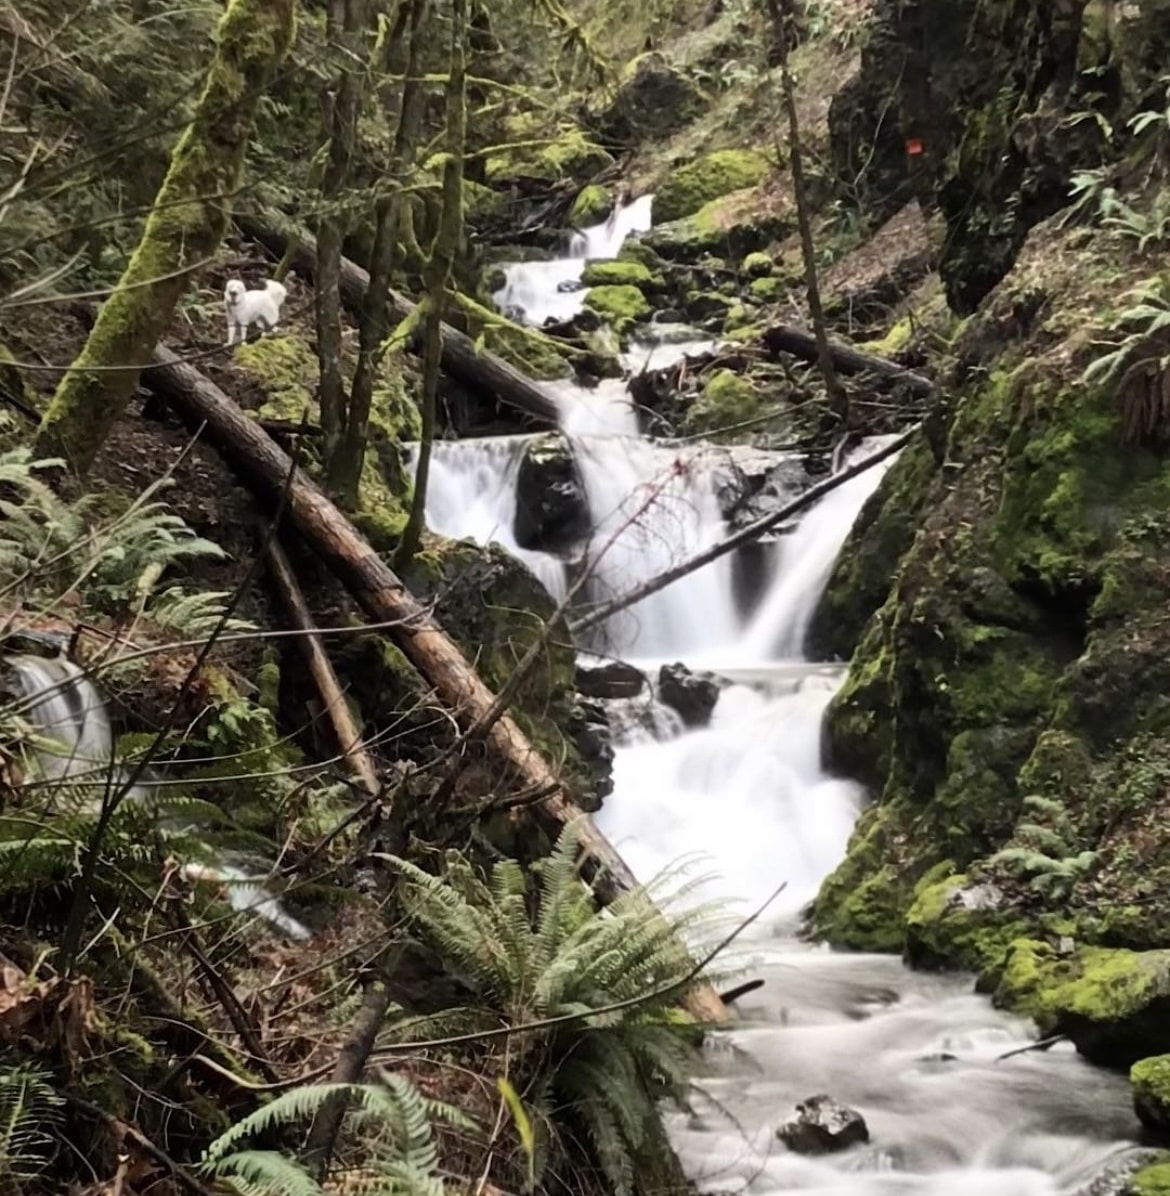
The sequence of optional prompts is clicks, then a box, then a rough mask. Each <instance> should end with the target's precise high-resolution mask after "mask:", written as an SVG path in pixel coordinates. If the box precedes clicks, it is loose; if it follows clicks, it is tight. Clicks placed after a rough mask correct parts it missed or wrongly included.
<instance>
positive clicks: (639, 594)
mask: <svg viewBox="0 0 1170 1196" xmlns="http://www.w3.org/2000/svg"><path fill="white" fill-rule="evenodd" d="M920 426H921V425H920V424H915V425H914V426H913V427H912V428H910V429H909V430H907V431H905V432H903V433H902V434H901V435H900V436H898V437H896V438H895V439H893V440H891V441H890V443H889V444H887V445H885V446H884V447H883V448H880V449H878V450H877V452H875V453H870V455H869V456H868V457H866V458H865V460H864V461H858V463H857V464H856V465H850V466H849V468H848V469H843V470H841V472H840V473H837V474H834V475H833V476H832V477H830V478H827V479H826V480H825V481H823V482H818V483H817V484H816V485H815V486H811V487H810V488H809V489H808V490H806V491H805V492H804V493H803V494H802V495H801V496H800V497H799V498H795V499H793V500H792V502H790V503H789V504H788V505H787V506H785V507H781V509H780V510H779V511H773V512H772V513H771V514H770V515H765V516H764V517H763V518H762V519H757V520H756V521H755V523H749V524H748V525H747V526H746V527H743V528H740V530H739V531H737V532H735V533H734V535H730V536H728V537H727V539H726V540H720V541H719V543H718V544H714V545H712V546H711V547H710V548H708V549H706V550H705V551H703V552H699V553H696V554H695V555H694V556H693V557H691V558H690V559H689V560H686V561H683V563H682V564H681V565H676V566H675V567H674V568H673V569H667V570H666V571H665V572H664V573H659V574H658V576H657V577H652V578H650V580H649V581H647V582H644V583H643V584H642V585H640V586H635V587H634V589H632V590H628V591H627V592H626V593H625V594H619V595H618V597H616V598H612V599H610V600H609V601H608V602H603V603H602V604H601V605H600V606H596V607H594V608H593V609H592V610H591V611H590V612H589V613H588V614H587V615H584V616H582V617H581V618H580V619H574V620H573V621H572V622H571V623H570V624H569V630H570V631H571V632H572V633H573V635H574V636H578V635H580V634H581V632H583V631H588V630H589V628H590V627H596V626H597V625H598V624H599V623H604V622H605V620H606V619H608V618H609V617H610V615H614V614H617V612H618V611H621V610H625V609H626V607H629V606H633V605H634V603H636V602H641V601H642V599H643V598H648V597H649V596H650V595H651V594H657V593H658V591H659V590H664V589H666V587H667V586H669V585H672V584H673V583H674V582H676V581H678V580H680V579H681V578H683V577H686V576H687V575H688V574H690V573H694V572H695V570H696V569H701V568H703V566H704V565H709V564H710V563H711V562H712V561H717V560H718V559H719V558H720V557H722V556H726V555H727V554H728V553H729V552H734V551H735V549H737V548H741V547H743V545H745V544H751V543H753V542H754V541H756V540H758V539H759V538H760V537H761V536H763V535H764V534H765V533H766V532H769V531H771V529H772V528H774V527H776V526H777V525H779V524H781V523H783V522H784V521H785V520H786V519H791V518H792V516H793V515H796V514H799V513H800V512H801V511H803V510H804V509H805V508H806V507H811V506H812V504H813V503H815V502H817V501H818V500H819V499H821V498H823V497H824V496H825V495H826V494H828V493H829V492H830V491H832V490H836V489H837V487H838V486H842V485H844V484H845V483H846V482H850V481H852V480H853V479H854V478H856V477H860V476H861V474H863V473H865V472H866V470H869V469H872V468H873V467H874V466H875V465H877V464H878V463H879V462H881V461H884V460H886V458H887V457H892V456H893V455H894V454H895V453H896V452H898V451H899V450H900V449H902V448H903V447H904V446H905V445H906V443H907V442H908V441H909V440H910V438H911V437H912V436H914V435H915V433H917V431H918V429H919V427H920Z"/></svg>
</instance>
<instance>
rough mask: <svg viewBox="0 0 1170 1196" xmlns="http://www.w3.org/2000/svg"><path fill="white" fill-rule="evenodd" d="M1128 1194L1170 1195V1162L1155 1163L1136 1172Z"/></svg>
mask: <svg viewBox="0 0 1170 1196" xmlns="http://www.w3.org/2000/svg"><path fill="white" fill-rule="evenodd" d="M1126 1196H1170V1163H1154V1164H1152V1165H1151V1166H1149V1167H1143V1168H1142V1169H1141V1170H1140V1171H1137V1172H1135V1173H1134V1175H1133V1178H1132V1179H1130V1181H1129V1187H1128V1188H1126Z"/></svg>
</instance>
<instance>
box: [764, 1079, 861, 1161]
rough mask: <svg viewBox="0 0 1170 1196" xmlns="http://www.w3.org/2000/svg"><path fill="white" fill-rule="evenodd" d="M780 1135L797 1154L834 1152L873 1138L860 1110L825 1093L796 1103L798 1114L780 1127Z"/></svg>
mask: <svg viewBox="0 0 1170 1196" xmlns="http://www.w3.org/2000/svg"><path fill="white" fill-rule="evenodd" d="M776 1137H777V1138H779V1139H780V1141H781V1142H783V1143H784V1145H785V1146H787V1147H788V1149H789V1150H791V1151H795V1152H796V1153H797V1154H833V1153H834V1152H836V1151H839V1150H848V1149H849V1147H851V1146H859V1145H861V1144H863V1143H865V1142H868V1141H869V1127H868V1126H867V1125H866V1124H865V1118H864V1117H862V1116H861V1114H860V1113H858V1112H857V1110H856V1109H850V1108H849V1107H848V1106H847V1105H842V1104H838V1103H837V1101H835V1100H833V1098H832V1097H831V1096H826V1095H824V1094H823V1093H822V1094H821V1095H819V1096H810V1097H809V1098H808V1099H807V1100H805V1101H802V1102H801V1103H800V1104H799V1105H797V1106H796V1116H795V1117H793V1118H790V1119H789V1120H788V1121H786V1122H785V1123H784V1124H783V1125H782V1126H780V1127H779V1128H778V1129H777V1130H776Z"/></svg>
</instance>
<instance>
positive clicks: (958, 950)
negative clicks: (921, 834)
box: [905, 861, 1028, 972]
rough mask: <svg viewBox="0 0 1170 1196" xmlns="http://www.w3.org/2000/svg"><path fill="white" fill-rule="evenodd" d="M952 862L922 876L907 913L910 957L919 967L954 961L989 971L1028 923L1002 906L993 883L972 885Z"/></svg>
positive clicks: (1022, 932) (938, 866) (973, 969)
mask: <svg viewBox="0 0 1170 1196" xmlns="http://www.w3.org/2000/svg"><path fill="white" fill-rule="evenodd" d="M953 867H954V866H953V865H952V864H951V863H950V862H949V861H948V862H945V863H942V864H939V865H936V866H935V867H934V868H932V869H930V871H929V872H927V873H926V875H925V876H924V877H923V878H922V880H921V881H919V883H918V885H917V887H916V889H915V892H914V903H913V904H912V905H911V906H910V909H909V910H908V911H907V913H906V920H905V925H906V957H907V961H908V962H909V963H911V964H912V965H914V966H916V967H939V966H954V967H960V968H967V969H969V970H971V971H977V972H986V971H988V970H990V969H996V968H998V967H999V965H1000V964H1001V963H1002V961H1003V958H1004V955H1005V953H1006V952H1007V949H1008V946H1009V945H1010V944H1011V943H1012V941H1013V940H1015V939H1017V938H1019V937H1020V936H1021V935H1022V934H1024V933H1026V931H1027V929H1028V924H1027V922H1026V921H1025V920H1024V919H1023V918H1021V917H1020V916H1019V914H1018V913H1017V912H1016V911H1015V910H1013V909H1011V908H1010V907H1009V908H1001V902H1002V894H1000V893H999V892H998V891H997V890H996V889H995V888H994V886H991V885H978V884H972V882H971V880H970V878H968V877H967V876H964V875H962V874H959V875H953V876H952V875H947V874H948V873H949V872H951V871H952V870H953Z"/></svg>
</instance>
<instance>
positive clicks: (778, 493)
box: [715, 445, 812, 534]
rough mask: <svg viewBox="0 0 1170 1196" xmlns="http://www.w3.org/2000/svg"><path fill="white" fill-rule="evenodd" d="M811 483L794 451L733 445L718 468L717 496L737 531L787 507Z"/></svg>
mask: <svg viewBox="0 0 1170 1196" xmlns="http://www.w3.org/2000/svg"><path fill="white" fill-rule="evenodd" d="M811 483H812V479H811V478H810V477H809V476H808V474H807V472H806V471H805V468H804V462H803V459H802V458H801V457H799V456H797V455H796V454H794V453H771V452H768V451H767V450H765V449H755V448H752V447H751V446H750V445H730V446H728V448H727V449H726V450H725V451H724V457H723V460H722V462H721V463H720V465H719V467H718V469H717V471H716V475H715V495H716V497H717V498H718V500H719V506H720V509H721V510H722V511H723V518H724V519H725V520H726V521H727V525H728V527H730V528H731V529H733V530H738V529H739V528H741V527H746V526H747V524H749V523H754V522H755V521H756V520H757V519H762V518H764V517H765V516H766V515H771V514H773V513H774V512H776V511H779V510H780V508H781V507H785V506H787V505H788V504H789V503H790V502H792V501H793V499H795V498H796V497H797V495H799V494H801V493H802V492H803V491H805V490H807V489H808V487H809V486H810V485H811ZM776 534H782V529H777V533H776Z"/></svg>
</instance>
